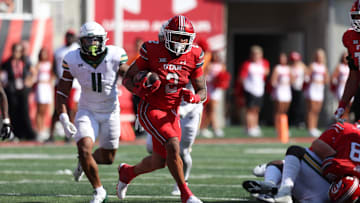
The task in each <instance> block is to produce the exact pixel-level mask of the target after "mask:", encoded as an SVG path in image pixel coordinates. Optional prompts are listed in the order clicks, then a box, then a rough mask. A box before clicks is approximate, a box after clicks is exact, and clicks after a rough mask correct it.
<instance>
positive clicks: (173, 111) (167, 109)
mask: <svg viewBox="0 0 360 203" xmlns="http://www.w3.org/2000/svg"><path fill="white" fill-rule="evenodd" d="M164 32H165V41H164V42H158V41H148V42H145V43H144V44H143V45H142V47H141V49H140V57H139V58H137V59H136V62H135V63H133V64H132V65H131V66H130V68H129V70H128V71H127V72H126V75H125V78H124V80H123V84H124V85H125V87H126V88H127V89H129V90H130V91H131V92H133V93H135V94H136V95H138V96H139V97H140V98H141V99H142V101H141V102H140V103H139V107H138V115H139V121H140V123H141V125H142V126H143V127H144V128H145V130H146V131H147V132H149V133H150V134H151V135H152V141H153V153H152V154H151V155H150V156H147V157H145V158H144V159H143V160H142V161H141V162H140V163H138V164H136V165H134V166H131V165H128V164H120V166H119V182H118V185H117V196H118V197H119V198H120V199H124V198H125V195H126V190H127V187H128V184H129V183H130V181H131V180H132V179H133V178H135V177H136V176H138V175H140V174H143V173H149V172H151V171H154V170H156V169H160V168H164V167H165V166H168V168H169V171H170V173H171V175H172V176H173V178H174V179H175V181H176V183H177V185H178V186H179V189H180V191H181V201H182V202H183V203H199V202H202V201H201V200H199V199H198V198H197V197H195V196H194V195H193V194H192V192H191V190H190V189H189V188H188V186H187V184H186V183H185V181H184V173H183V163H182V160H181V158H180V155H179V150H180V147H179V142H180V139H181V127H180V116H179V115H178V114H177V110H178V108H179V105H180V103H181V99H183V100H184V101H186V102H189V103H200V102H203V101H205V100H206V84H205V78H204V76H203V72H202V68H201V66H202V65H203V63H204V53H203V51H202V49H201V48H200V47H198V46H196V45H194V44H193V40H194V38H195V32H194V28H193V26H192V23H191V21H190V20H189V19H188V18H186V17H185V16H181V15H179V16H174V17H173V18H171V19H170V20H169V23H168V25H167V26H166V27H165V29H164ZM144 70H147V71H151V72H155V73H157V74H158V75H159V78H160V80H158V81H156V82H155V83H153V84H152V85H151V86H146V85H145V83H146V80H147V78H146V77H145V78H144V79H143V80H142V81H141V82H140V83H139V84H134V82H133V80H132V78H133V77H134V76H135V75H136V74H137V73H138V72H139V71H144ZM189 80H191V82H192V84H193V87H194V89H195V94H194V93H192V91H190V90H189V89H186V88H185V86H186V84H188V82H189Z"/></svg>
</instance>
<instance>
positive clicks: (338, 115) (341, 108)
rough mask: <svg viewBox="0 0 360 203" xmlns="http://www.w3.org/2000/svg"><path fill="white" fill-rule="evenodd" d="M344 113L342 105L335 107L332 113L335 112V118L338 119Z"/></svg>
mask: <svg viewBox="0 0 360 203" xmlns="http://www.w3.org/2000/svg"><path fill="white" fill-rule="evenodd" d="M344 113H345V109H344V108H343V107H339V108H337V109H336V111H335V113H334V114H335V119H336V120H340V119H341V117H342V116H343V115H344Z"/></svg>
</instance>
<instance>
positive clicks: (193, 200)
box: [186, 195, 202, 203]
mask: <svg viewBox="0 0 360 203" xmlns="http://www.w3.org/2000/svg"><path fill="white" fill-rule="evenodd" d="M186 203H202V201H201V200H200V199H199V198H197V197H195V196H194V195H192V196H190V197H189V199H187V200H186Z"/></svg>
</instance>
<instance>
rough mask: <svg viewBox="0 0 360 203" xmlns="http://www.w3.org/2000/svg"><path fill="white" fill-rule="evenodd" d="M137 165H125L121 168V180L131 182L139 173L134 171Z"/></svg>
mask: <svg viewBox="0 0 360 203" xmlns="http://www.w3.org/2000/svg"><path fill="white" fill-rule="evenodd" d="M134 168H135V166H130V165H124V166H123V167H122V168H121V170H120V173H121V174H120V177H121V181H122V182H124V183H126V184H129V183H130V181H131V180H132V179H134V178H135V177H136V176H137V175H136V174H135V173H134Z"/></svg>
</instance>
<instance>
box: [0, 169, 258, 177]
mask: <svg viewBox="0 0 360 203" xmlns="http://www.w3.org/2000/svg"><path fill="white" fill-rule="evenodd" d="M65 170H69V169H65ZM0 174H24V175H69V176H71V174H67V173H64V172H63V170H60V171H27V170H0ZM100 176H117V174H116V173H115V172H114V174H107V173H106V174H100ZM139 178H142V179H162V178H169V179H171V178H172V176H171V175H170V174H151V176H140V177H139ZM210 178H237V179H243V178H254V176H253V175H223V174H218V175H212V174H201V175H195V174H192V175H191V179H210Z"/></svg>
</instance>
